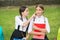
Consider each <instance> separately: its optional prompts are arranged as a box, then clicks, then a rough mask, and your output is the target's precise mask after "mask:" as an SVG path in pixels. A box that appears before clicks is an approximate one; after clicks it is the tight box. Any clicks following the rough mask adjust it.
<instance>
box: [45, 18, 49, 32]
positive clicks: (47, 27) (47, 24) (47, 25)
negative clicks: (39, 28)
mask: <svg viewBox="0 0 60 40" xmlns="http://www.w3.org/2000/svg"><path fill="white" fill-rule="evenodd" d="M45 20H46V30H47V33H50V25H49V22H48V19H47V18H45Z"/></svg>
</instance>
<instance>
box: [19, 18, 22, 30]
mask: <svg viewBox="0 0 60 40" xmlns="http://www.w3.org/2000/svg"><path fill="white" fill-rule="evenodd" d="M19 19H20V20H22V21H23V19H22V18H19ZM19 28H20V25H18V30H19Z"/></svg>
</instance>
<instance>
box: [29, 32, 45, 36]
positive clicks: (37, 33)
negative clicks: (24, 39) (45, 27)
mask: <svg viewBox="0 0 60 40" xmlns="http://www.w3.org/2000/svg"><path fill="white" fill-rule="evenodd" d="M29 34H32V35H40V34H41V35H45V33H43V32H34V31H31V32H30V33H29Z"/></svg>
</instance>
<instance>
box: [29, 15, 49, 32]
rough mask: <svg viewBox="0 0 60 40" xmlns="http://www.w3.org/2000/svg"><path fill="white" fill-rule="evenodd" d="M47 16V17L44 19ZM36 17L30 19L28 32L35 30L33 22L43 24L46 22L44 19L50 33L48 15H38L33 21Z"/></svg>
mask: <svg viewBox="0 0 60 40" xmlns="http://www.w3.org/2000/svg"><path fill="white" fill-rule="evenodd" d="M44 18H45V19H44ZM33 20H34V19H32V20H31V21H30V25H29V28H28V33H30V32H31V31H32V30H33V23H40V24H43V23H44V20H45V21H46V23H45V24H46V30H47V32H48V33H50V26H49V23H48V19H47V18H46V17H44V16H43V15H42V16H40V17H37V16H36V18H35V21H33Z"/></svg>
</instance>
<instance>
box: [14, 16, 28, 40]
mask: <svg viewBox="0 0 60 40" xmlns="http://www.w3.org/2000/svg"><path fill="white" fill-rule="evenodd" d="M26 21H27V19H26V18H22V19H21V16H16V17H15V29H18V26H19V25H20V28H19V30H20V31H23V34H24V37H23V38H25V37H26V28H27V26H25V27H23V26H22V25H23V23H25V22H26ZM15 39H16V40H22V39H17V38H14V40H15Z"/></svg>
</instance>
